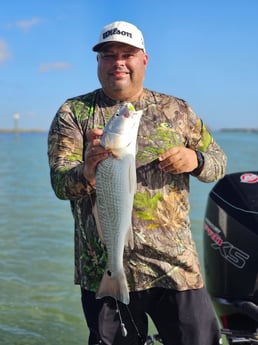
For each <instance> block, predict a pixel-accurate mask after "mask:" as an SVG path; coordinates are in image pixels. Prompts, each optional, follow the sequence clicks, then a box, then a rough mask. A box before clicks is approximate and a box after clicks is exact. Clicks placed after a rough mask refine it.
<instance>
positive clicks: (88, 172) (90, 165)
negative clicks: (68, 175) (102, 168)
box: [83, 128, 110, 187]
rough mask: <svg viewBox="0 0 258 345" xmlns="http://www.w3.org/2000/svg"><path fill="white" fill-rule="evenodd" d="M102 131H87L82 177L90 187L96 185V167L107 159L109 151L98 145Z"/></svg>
mask: <svg viewBox="0 0 258 345" xmlns="http://www.w3.org/2000/svg"><path fill="white" fill-rule="evenodd" d="M102 134H103V130H102V129H99V128H93V129H91V130H89V131H87V139H88V141H89V144H88V146H87V149H86V150H85V153H84V163H85V164H84V169H83V175H84V177H85V179H86V180H87V181H88V182H89V184H90V185H91V186H92V187H95V183H96V167H97V165H98V163H99V162H100V161H102V160H103V159H106V158H108V156H109V153H110V152H109V151H108V150H106V149H105V148H104V147H102V146H101V145H100V136H101V135H102Z"/></svg>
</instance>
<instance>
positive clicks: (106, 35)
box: [103, 28, 133, 39]
mask: <svg viewBox="0 0 258 345" xmlns="http://www.w3.org/2000/svg"><path fill="white" fill-rule="evenodd" d="M111 35H122V36H127V37H130V38H133V36H132V34H131V32H126V31H120V30H118V29H117V28H115V29H112V30H108V31H106V32H104V33H103V39H105V38H107V37H109V36H111Z"/></svg>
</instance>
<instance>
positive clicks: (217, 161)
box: [188, 106, 227, 182]
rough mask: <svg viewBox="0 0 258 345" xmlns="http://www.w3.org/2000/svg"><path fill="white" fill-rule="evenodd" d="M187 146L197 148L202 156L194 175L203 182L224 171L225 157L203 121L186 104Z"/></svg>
mask: <svg viewBox="0 0 258 345" xmlns="http://www.w3.org/2000/svg"><path fill="white" fill-rule="evenodd" d="M188 116H189V117H188V120H189V148H192V149H194V150H199V151H201V152H202V154H203V156H204V166H203V169H202V171H201V173H200V174H199V175H198V176H196V177H197V178H198V179H199V180H200V181H203V182H214V181H216V180H219V179H220V178H222V177H223V176H224V175H225V173H226V164H227V157H226V155H225V153H224V151H223V150H222V149H221V148H220V146H219V145H218V143H216V141H215V140H214V138H213V136H212V135H211V133H210V131H209V130H208V128H207V127H206V126H205V125H204V124H203V121H202V120H201V119H200V118H199V117H198V116H197V115H196V114H195V113H194V111H193V110H192V109H191V107H189V106H188Z"/></svg>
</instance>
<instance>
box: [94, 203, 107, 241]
mask: <svg viewBox="0 0 258 345" xmlns="http://www.w3.org/2000/svg"><path fill="white" fill-rule="evenodd" d="M92 213H93V215H94V218H95V223H96V227H97V231H98V234H99V238H100V240H101V242H102V243H105V240H104V235H103V231H102V228H101V225H100V221H99V213H98V208H97V203H96V202H95V203H94V205H93V207H92Z"/></svg>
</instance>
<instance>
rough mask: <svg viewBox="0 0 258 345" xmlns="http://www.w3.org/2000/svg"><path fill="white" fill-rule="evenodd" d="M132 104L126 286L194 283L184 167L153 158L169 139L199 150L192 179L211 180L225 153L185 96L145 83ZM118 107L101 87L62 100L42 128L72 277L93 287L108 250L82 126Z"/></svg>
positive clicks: (196, 272) (96, 123)
mask: <svg viewBox="0 0 258 345" xmlns="http://www.w3.org/2000/svg"><path fill="white" fill-rule="evenodd" d="M133 105H134V106H135V109H136V110H143V116H142V118H141V123H140V127H139V132H138V139H137V144H138V154H137V157H136V161H137V162H136V166H137V192H136V195H135V199H134V211H133V230H134V240H135V244H134V249H133V250H129V249H126V250H125V253H124V267H125V270H126V274H127V280H128V283H129V288H130V290H131V291H137V290H144V289H148V288H152V287H166V288H171V289H176V290H186V289H196V288H200V287H202V286H203V280H202V275H201V270H200V265H199V260H198V254H197V251H196V247H195V244H194V242H193V239H192V234H191V229H190V221H189V209H190V206H189V174H179V175H172V174H168V173H164V172H162V171H161V170H160V169H159V168H158V161H157V157H158V156H159V155H160V154H161V153H162V152H164V151H166V150H167V149H169V148H170V147H172V146H173V145H184V146H186V147H189V148H192V149H194V150H200V151H202V153H203V156H204V159H205V164H204V167H203V170H202V171H201V173H200V174H199V175H198V176H197V178H198V179H199V180H200V181H204V182H212V181H215V180H217V179H220V178H221V177H223V175H224V174H225V167H226V157H225V154H224V152H223V151H222V150H221V148H220V147H219V146H218V144H217V143H216V142H215V141H214V139H213V138H212V136H211V134H210V133H209V131H208V130H207V128H206V127H205V126H204V125H203V123H202V120H201V119H200V118H199V117H197V116H196V114H195V113H194V112H193V111H192V109H191V108H190V106H189V105H188V104H187V103H186V102H185V101H183V100H181V99H178V98H175V97H172V96H169V95H165V94H161V93H158V92H155V91H150V90H148V89H144V92H143V94H142V96H141V98H140V99H139V100H138V101H137V102H134V103H133ZM119 106H120V104H119V102H117V101H114V100H111V99H110V98H108V97H107V96H106V95H105V94H104V93H103V91H102V89H98V90H95V91H94V92H91V93H88V94H86V95H82V96H78V97H75V98H71V99H68V100H67V101H66V102H65V103H64V104H63V105H62V106H61V107H60V109H59V110H58V112H57V114H56V116H55V118H54V120H53V122H52V125H51V128H50V131H49V138H48V156H49V165H50V169H51V183H52V187H53V189H54V191H55V193H56V195H57V197H58V198H60V199H64V200H70V203H71V209H72V213H73V216H74V222H75V283H76V284H80V285H81V286H82V287H85V288H86V289H88V290H92V291H96V290H97V288H98V286H99V283H100V280H101V277H102V275H103V272H104V269H105V264H106V259H107V253H106V250H105V247H104V245H103V244H102V243H101V241H100V239H99V237H98V233H97V230H96V225H95V220H94V216H93V215H92V205H93V203H94V199H95V192H94V191H93V190H92V189H91V188H90V186H89V185H88V184H87V181H86V180H85V179H84V177H83V173H82V172H83V164H84V163H83V156H84V150H85V149H86V147H87V144H88V143H87V138H86V131H87V130H88V129H91V128H93V127H99V128H103V127H104V126H105V124H106V122H107V121H108V119H109V118H110V116H111V115H112V114H113V113H114V112H115V111H117V109H118V107H119Z"/></svg>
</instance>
